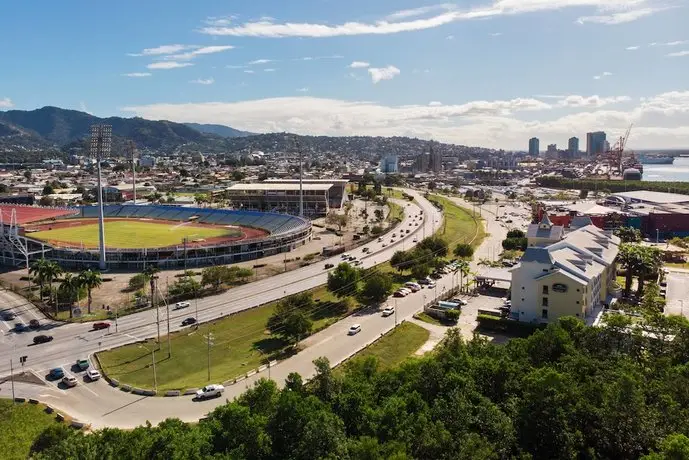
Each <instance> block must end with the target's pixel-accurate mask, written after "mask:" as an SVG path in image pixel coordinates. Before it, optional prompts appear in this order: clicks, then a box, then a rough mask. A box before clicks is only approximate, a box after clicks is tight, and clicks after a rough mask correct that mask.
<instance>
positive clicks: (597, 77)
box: [593, 72, 612, 80]
mask: <svg viewBox="0 0 689 460" xmlns="http://www.w3.org/2000/svg"><path fill="white" fill-rule="evenodd" d="M611 76H612V72H603V73H602V74H600V75H594V77H593V79H594V80H600V79H601V78H605V77H611Z"/></svg>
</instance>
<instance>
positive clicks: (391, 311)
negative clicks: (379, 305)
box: [383, 307, 395, 317]
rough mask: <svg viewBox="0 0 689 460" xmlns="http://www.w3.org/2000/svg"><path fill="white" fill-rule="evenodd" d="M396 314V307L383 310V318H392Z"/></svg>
mask: <svg viewBox="0 0 689 460" xmlns="http://www.w3.org/2000/svg"><path fill="white" fill-rule="evenodd" d="M394 314H395V307H385V308H383V316H384V317H385V316H390V315H394Z"/></svg>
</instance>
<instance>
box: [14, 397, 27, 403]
mask: <svg viewBox="0 0 689 460" xmlns="http://www.w3.org/2000/svg"><path fill="white" fill-rule="evenodd" d="M14 401H15V402H18V403H23V402H26V398H14Z"/></svg>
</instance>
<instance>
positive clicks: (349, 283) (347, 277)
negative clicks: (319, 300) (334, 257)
mask: <svg viewBox="0 0 689 460" xmlns="http://www.w3.org/2000/svg"><path fill="white" fill-rule="evenodd" d="M359 278H360V276H359V270H357V269H356V268H355V267H353V266H351V265H350V264H348V263H346V262H342V263H340V264H339V265H338V266H337V267H336V268H335V270H333V271H331V272H330V273H328V290H329V291H330V292H332V293H334V294H335V295H336V296H338V297H347V296H352V295H356V293H357V292H358V290H359Z"/></svg>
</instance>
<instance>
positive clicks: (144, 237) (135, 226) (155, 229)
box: [30, 220, 239, 248]
mask: <svg viewBox="0 0 689 460" xmlns="http://www.w3.org/2000/svg"><path fill="white" fill-rule="evenodd" d="M238 234H239V231H238V230H235V229H230V228H220V227H218V228H208V227H195V226H193V225H190V224H175V225H170V224H161V223H155V222H144V221H140V220H132V221H124V220H116V221H106V222H105V245H106V246H108V247H111V248H144V247H148V248H153V247H165V246H173V245H176V244H182V243H183V241H184V238H188V239H189V240H198V239H205V238H213V237H219V236H236V235H238ZM30 236H31V237H32V238H36V239H39V240H45V241H51V242H63V243H70V244H77V245H81V244H83V245H84V246H85V247H97V246H98V244H99V242H98V224H97V223H94V224H86V225H80V226H75V227H69V228H58V229H55V230H45V231H41V232H35V233H31V234H30Z"/></svg>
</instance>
